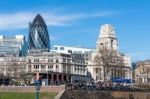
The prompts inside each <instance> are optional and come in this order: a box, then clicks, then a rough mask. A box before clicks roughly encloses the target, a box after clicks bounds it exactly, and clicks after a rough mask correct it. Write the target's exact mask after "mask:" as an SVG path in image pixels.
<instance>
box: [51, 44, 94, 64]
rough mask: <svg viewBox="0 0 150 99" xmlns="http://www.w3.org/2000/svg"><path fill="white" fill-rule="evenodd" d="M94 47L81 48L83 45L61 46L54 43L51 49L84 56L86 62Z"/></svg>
mask: <svg viewBox="0 0 150 99" xmlns="http://www.w3.org/2000/svg"><path fill="white" fill-rule="evenodd" d="M94 50H95V49H91V48H83V47H75V46H74V47H72V46H62V45H54V49H53V51H56V52H60V53H68V54H69V53H74V54H80V55H81V56H83V57H84V60H85V63H86V64H88V61H89V59H90V57H91V54H92V52H93V51H94Z"/></svg>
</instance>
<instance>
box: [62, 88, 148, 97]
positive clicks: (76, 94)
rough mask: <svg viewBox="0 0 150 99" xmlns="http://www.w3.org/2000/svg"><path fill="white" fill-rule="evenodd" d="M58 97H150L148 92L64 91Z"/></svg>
mask: <svg viewBox="0 0 150 99" xmlns="http://www.w3.org/2000/svg"><path fill="white" fill-rule="evenodd" d="M60 99H150V92H123V91H113V92H110V91H71V90H69V91H65V92H64V94H63V95H62V97H61V98H60Z"/></svg>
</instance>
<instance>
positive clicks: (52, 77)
mask: <svg viewBox="0 0 150 99" xmlns="http://www.w3.org/2000/svg"><path fill="white" fill-rule="evenodd" d="M48 80H50V81H51V82H56V81H60V82H65V81H68V80H69V75H66V74H55V73H52V74H50V75H48Z"/></svg>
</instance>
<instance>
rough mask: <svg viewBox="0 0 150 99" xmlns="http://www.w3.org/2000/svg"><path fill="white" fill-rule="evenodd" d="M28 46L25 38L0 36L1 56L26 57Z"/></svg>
mask: <svg viewBox="0 0 150 99" xmlns="http://www.w3.org/2000/svg"><path fill="white" fill-rule="evenodd" d="M26 52H27V45H26V42H25V36H23V35H16V36H2V35H1V36H0V56H1V57H4V56H18V57H19V56H25V55H26Z"/></svg>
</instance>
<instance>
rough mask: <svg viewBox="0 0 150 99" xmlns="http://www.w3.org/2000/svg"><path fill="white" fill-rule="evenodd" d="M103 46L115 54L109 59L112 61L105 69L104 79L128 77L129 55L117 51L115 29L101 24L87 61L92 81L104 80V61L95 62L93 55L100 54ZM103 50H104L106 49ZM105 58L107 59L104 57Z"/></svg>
mask: <svg viewBox="0 0 150 99" xmlns="http://www.w3.org/2000/svg"><path fill="white" fill-rule="evenodd" d="M103 47H105V48H106V49H107V50H109V51H110V50H111V51H112V50H113V51H114V53H115V55H114V56H113V57H112V59H111V60H114V62H110V63H108V64H109V66H108V67H107V71H105V76H106V79H105V80H109V81H111V80H112V79H113V78H116V77H118V78H123V79H130V78H131V77H130V68H131V61H130V57H129V56H127V55H125V54H122V53H120V52H119V46H118V41H117V37H116V33H115V29H114V27H113V26H112V25H110V24H105V25H103V26H101V29H100V34H99V37H98V40H97V46H96V50H95V52H93V54H92V57H91V60H90V61H89V66H88V72H89V74H90V75H91V77H92V79H93V80H94V81H104V62H103V61H101V60H99V61H101V63H99V64H97V62H96V61H95V57H96V56H97V55H98V56H102V53H99V50H100V49H101V48H103ZM107 50H105V51H107ZM106 60H107V59H106Z"/></svg>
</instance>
